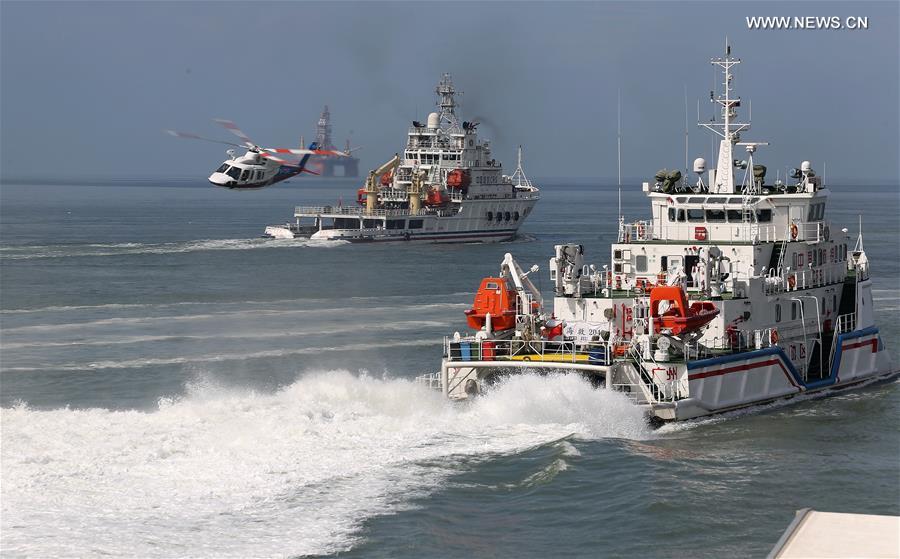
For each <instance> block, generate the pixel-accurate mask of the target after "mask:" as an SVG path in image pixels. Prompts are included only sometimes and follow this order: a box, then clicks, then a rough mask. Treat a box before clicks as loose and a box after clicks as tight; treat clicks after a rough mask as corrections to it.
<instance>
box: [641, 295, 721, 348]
mask: <svg viewBox="0 0 900 559" xmlns="http://www.w3.org/2000/svg"><path fill="white" fill-rule="evenodd" d="M663 301H668V302H669V304H670V306H669V309H668V310H667V311H666V312H664V313H662V314H659V304H660V303H661V302H663ZM718 315H719V309H718V308H716V306H715V305H714V304H712V303H710V302H708V301H702V302H701V301H697V302H695V303H692V304H691V305H690V306H688V303H687V295H685V293H684V290H683V289H681V288H680V287H677V286H669V285H665V286H659V287H654V288H653V289H651V290H650V316H652V317H653V323H654V324H655V326H656V327H655V329H656V330H657V332H658V331H659V330H668V331H669V332H671V334H672V335H673V336H680V335H682V334H687V333H690V332H694V331H696V330H699V329H700V328H703V327H704V326H706V325H707V324H709V322H710V321H711V320H712V319H714V318H715V317H717V316H718ZM654 333H656V332H654Z"/></svg>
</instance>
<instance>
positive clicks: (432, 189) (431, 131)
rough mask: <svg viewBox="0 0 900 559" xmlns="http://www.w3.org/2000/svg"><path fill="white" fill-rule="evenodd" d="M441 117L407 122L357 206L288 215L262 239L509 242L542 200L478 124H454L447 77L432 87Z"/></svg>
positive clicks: (359, 194) (451, 91)
mask: <svg viewBox="0 0 900 559" xmlns="http://www.w3.org/2000/svg"><path fill="white" fill-rule="evenodd" d="M436 92H437V95H438V103H437V106H438V107H439V112H433V113H431V114H429V115H428V118H427V120H426V122H425V123H421V122H418V121H413V123H412V126H411V127H410V129H409V132H408V135H407V142H406V149H405V150H404V151H403V154H402V155H401V154H396V155H394V157H392V158H391V159H390V160H389V161H387V162H386V163H384V164H383V165H381V166H380V167H378V168H377V169H374V170H372V171H370V172H369V175H368V178H367V179H366V183H365V186H363V187H362V188H360V189H359V191H358V192H357V205H355V206H349V207H345V206H343V204H337V205H334V206H317V207H306V206H299V207H297V208H296V209H295V210H294V222H292V223H287V224H284V225H270V226H269V227H267V228H266V231H265V236H267V237H275V238H295V237H309V238H311V239H320V240H332V241H336V240H341V241H351V242H377V241H382V242H383V241H425V242H432V243H437V242H497V241H505V240H509V239H512V238H513V237H515V235H516V232H517V231H518V230H519V227H520V226H521V225H522V223H523V222H524V221H525V218H526V217H528V214H530V213H531V210H532V209H533V208H534V205H535V204H536V203H537V201H538V199H540V192H539V190H538V188H537V187H536V186H534V185H533V184H532V183H531V181H529V180H528V178H527V177H526V176H525V173H524V171H523V169H522V150H521V147H520V148H519V154H518V155H519V160H518V167H517V168H516V171H515V172H514V173H513V174H512V175H504V174H503V166H502V165H501V163H500V161H498V160H496V159H495V158H494V156H493V155H492V153H491V145H490V141H489V140H483V139H479V138H478V132H477V128H478V122H476V121H471V122H470V121H463V122H460V120H459V118H458V117H457V114H456V113H457V103H456V98H455V95H456V90H455V89H454V88H453V83H452V81H451V79H450V75H449V74H444V75H443V78H442V79H441V81H440V83H439V84H438V86H437V88H436Z"/></svg>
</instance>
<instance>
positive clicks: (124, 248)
mask: <svg viewBox="0 0 900 559" xmlns="http://www.w3.org/2000/svg"><path fill="white" fill-rule="evenodd" d="M346 244H350V243H349V241H326V240H312V239H201V240H196V241H180V242H172V243H148V244H145V243H93V244H68V245H66V244H62V245H19V246H6V247H3V248H2V250H0V259H3V260H31V259H34V258H73V257H94V256H125V255H135V254H179V253H185V252H200V251H211V250H252V249H273V248H295V247H318V248H332V247H337V246H342V245H346Z"/></svg>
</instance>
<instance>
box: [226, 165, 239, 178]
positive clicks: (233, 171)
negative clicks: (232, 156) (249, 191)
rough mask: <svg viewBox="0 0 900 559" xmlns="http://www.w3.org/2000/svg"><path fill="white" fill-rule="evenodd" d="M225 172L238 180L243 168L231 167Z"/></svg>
mask: <svg viewBox="0 0 900 559" xmlns="http://www.w3.org/2000/svg"><path fill="white" fill-rule="evenodd" d="M225 174H226V175H228V176H229V177H231V178H233V179H234V180H238V177H240V176H241V170H240V169H238V168H237V167H230V168H229V169H228V171H226V172H225Z"/></svg>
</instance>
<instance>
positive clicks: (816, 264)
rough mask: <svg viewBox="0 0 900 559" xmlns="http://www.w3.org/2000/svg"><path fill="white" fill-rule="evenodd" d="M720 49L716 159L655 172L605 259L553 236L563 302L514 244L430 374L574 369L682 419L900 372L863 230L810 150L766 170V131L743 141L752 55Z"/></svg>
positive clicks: (467, 393) (662, 414) (470, 379)
mask: <svg viewBox="0 0 900 559" xmlns="http://www.w3.org/2000/svg"><path fill="white" fill-rule="evenodd" d="M712 63H713V64H714V65H716V66H718V67H719V68H721V70H722V72H723V77H724V79H723V86H722V92H721V94H720V95H718V96H717V97H715V98H714V99H713V101H715V102H716V103H717V104H718V105H719V106H720V107H721V117H722V118H721V120H715V121H712V122H708V123H702V124H701V126H704V127H706V128H708V129H709V130H711V131H713V132H714V133H715V134H717V135H718V136H719V137H720V138H721V141H720V143H719V157H718V163H717V165H716V167H715V168H714V169H709V171H708V173H707V169H706V162H705V161H704V160H703V159H699V158H698V159H697V160H695V161H694V166H693V171H694V173H695V175H696V176H695V179H693V180H691V181H689V180H688V179H687V178H686V177H682V176H681V173H680V172H678V171H675V172H669V171H661V172H659V173H657V175H656V176H655V179H654V180H653V181H649V182H645V183H643V191H644V192H645V194H646V196H647V199H648V200H649V202H650V207H651V212H652V214H651V215H652V218H651V219H646V220H641V221H636V222H633V223H627V222H625V220H624V219H623V218H621V217H620V218H619V231H618V242H616V243H615V244H613V245H612V251H611V252H612V253H611V262H610V263H609V264H608V265H603V266H602V267H600V268H597V267H595V266H593V265H590V266H589V265H585V260H584V248H583V247H582V246H579V245H572V244H567V245H558V246H556V247H555V254H554V255H553V257H552V258H551V259H550V266H549V268H550V280H551V281H552V283H553V286H554V294H553V308H552V311H550V312H547V311H545V310H544V301H543V298H542V294H541V293H540V291H539V290H538V289H536V288H535V286H534V284H533V283H532V282H531V280H530V276H531V274H533V273H535V272H536V271H537V266H533V267H532V268H531V269H530V270H529V271H523V270H522V269H521V268H520V267H519V265H518V264H517V263H516V261H515V260H514V258H513V257H512V255H510V254H507V255H506V257H505V258H504V260H503V263H502V265H501V268H500V273H499V274H498V275H497V276H495V277H489V278H485V279H484V280H483V281H482V282H481V286H480V288H479V289H478V293H477V295H476V296H475V302H474V305H473V307H472V308H471V309H470V310H469V311H467V313H466V316H467V321H468V325H469V326H470V327H471V328H472V330H474V334H472V335H459V334H456V335H454V336H453V337H451V338H447V339H445V343H444V358H443V362H442V365H441V370H440V372H439V373H436V374H434V375H430V376H428V377H427V378H426V380H428V381H430V382H431V383H433V384H434V385H435V386H439V387H440V388H441V389H442V390H443V392H444V394H446V395H447V396H448V397H450V398H453V399H465V398H470V397H473V396H474V395H477V394H478V393H480V392H481V391H482V390H484V389H485V388H486V387H488V386H489V385H490V384H491V383H493V382H495V381H496V380H497V379H498V378H500V377H501V376H502V375H506V374H511V373H517V372H524V371H534V370H554V371H575V372H580V373H582V374H584V375H586V376H587V377H588V378H590V379H592V380H593V381H594V382H595V384H596V385H599V386H605V387H606V388H609V389H615V390H619V391H622V392H625V393H626V394H628V395H629V396H630V397H631V398H632V399H633V400H634V402H635V403H636V404H637V405H640V406H642V407H644V408H645V409H646V411H647V412H648V414H649V415H650V416H652V417H653V418H654V419H655V420H662V421H672V420H684V419H690V418H696V417H700V416H706V415H710V414H716V413H722V412H727V411H730V410H735V409H738V408H743V407H747V406H753V405H758V404H763V403H767V402H772V401H775V400H780V399H786V398H792V397H795V396H797V395H801V394H809V393H816V392H823V391H827V390H834V389H842V388H847V387H851V386H855V385H860V384H862V383H868V382H873V381H877V380H879V379H886V378H889V377H892V376H894V375H896V374H897V373H898V371H897V370H896V369H894V367H893V365H892V363H891V359H890V356H889V354H888V352H887V350H886V349H885V346H884V343H883V341H882V338H881V336H880V334H879V330H878V327H877V326H876V324H875V315H874V306H873V300H872V280H871V279H870V276H869V260H868V258H867V257H866V252H865V250H864V248H863V243H862V232H861V231H860V233H859V237H858V239H857V241H856V244H855V246H854V245H853V244H851V240H850V237H849V236H848V235H847V229H841V230H836V229H835V228H834V227H832V226H831V224H830V223H829V222H828V221H827V220H826V219H825V207H826V203H827V201H828V196H829V190H828V188H827V186H826V185H825V183H824V182H823V180H822V178H821V177H820V176H818V175H817V174H816V173H815V171H814V170H813V168H812V165H811V164H810V163H809V162H808V161H803V162H802V163H801V164H800V165H799V167H798V168H797V169H795V170H794V172H793V173H792V174H791V177H790V179H789V180H787V181H786V182H782V181H775V182H774V183H772V184H770V183H767V182H766V168H765V166H763V165H759V164H755V163H754V155H755V154H756V152H757V150H758V149H759V148H760V147H763V146H765V145H767V144H766V143H763V142H748V141H742V139H741V134H742V133H744V132H745V131H746V130H747V129H749V128H750V125H749V123H742V122H739V121H737V120H736V119H737V109H738V107H739V106H740V99H739V98H738V97H736V96H735V94H734V92H733V90H732V88H733V83H732V80H733V74H732V69H733V67H734V66H735V65H737V64H739V63H740V60H739V59H736V58H733V57H732V56H731V52H730V49H728V48H727V49H726V55H725V57H724V58H715V59H713V60H712ZM738 150H740V151H743V152H744V154H743V158H742V160H736V158H737V157H740V156H738V155H737V154H736V153H735V152H736V151H738ZM741 175H742V176H741Z"/></svg>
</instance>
